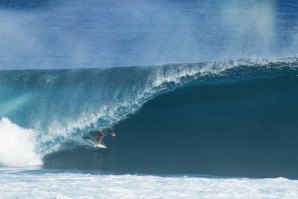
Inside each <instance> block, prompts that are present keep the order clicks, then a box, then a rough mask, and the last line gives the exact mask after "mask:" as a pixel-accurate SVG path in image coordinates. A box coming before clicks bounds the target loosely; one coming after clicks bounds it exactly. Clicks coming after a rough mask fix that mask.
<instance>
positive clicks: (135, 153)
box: [0, 58, 298, 198]
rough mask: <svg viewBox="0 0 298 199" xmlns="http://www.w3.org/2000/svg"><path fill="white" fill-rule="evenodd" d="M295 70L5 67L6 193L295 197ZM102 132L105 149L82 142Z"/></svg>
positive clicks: (263, 66) (1, 90)
mask: <svg viewBox="0 0 298 199" xmlns="http://www.w3.org/2000/svg"><path fill="white" fill-rule="evenodd" d="M297 66H298V62H297V59H296V58H287V59H278V60H266V59H257V60H253V59H249V60H237V61H229V62H208V63H198V64H167V65H161V66H148V67H146V66H144V67H126V68H104V69H71V70H2V71H0V95H1V99H2V101H1V103H0V106H1V109H0V110H1V111H0V114H1V118H2V119H1V121H0V137H1V139H0V140H1V141H0V142H1V144H0V162H1V165H2V166H3V168H2V169H1V181H2V183H1V184H2V186H1V190H0V195H1V196H3V197H4V198H11V197H20V198H32V197H33V198H39V197H47V198H72V197H78V198H85V197H87V198H88V197H89V198H95V197H99V195H98V194H100V197H101V198H109V197H114V198H119V197H120V198H172V197H177V198H197V197H198V196H200V197H202V198H214V197H216V198H230V197H231V196H233V197H235V198H237V197H238V198H251V197H260V198H263V197H268V198H295V197H297V191H296V189H295V188H296V187H297V181H296V180H295V179H296V178H297V164H298V161H297V158H296V156H295V154H296V152H297V146H298V145H297V141H298V134H297V119H296V118H297V116H298V115H297V113H298V106H297V103H296V101H297V100H298V92H297V91H298V90H297V86H296V85H297V83H298V70H297ZM124 82H125V83H124ZM74 107H75V108H74ZM106 126H113V128H114V130H115V131H116V132H117V137H116V138H114V139H112V138H109V137H107V138H106V140H105V141H106V144H107V145H108V150H98V149H94V148H92V147H90V146H88V145H86V144H85V143H84V141H83V140H82V138H81V137H82V136H83V135H86V134H88V132H89V131H91V130H94V129H100V128H104V127H106ZM32 166H39V168H38V169H30V168H31V167H32ZM18 167H19V168H22V169H17V168H18ZM24 167H25V168H24ZM26 167H27V169H26ZM13 168H15V169H13ZM213 176H221V177H213ZM8 187H13V190H14V191H12V190H9V189H8ZM78 187H79V188H78ZM16 191H17V194H16Z"/></svg>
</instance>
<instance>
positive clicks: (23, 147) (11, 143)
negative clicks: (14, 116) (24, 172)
mask: <svg viewBox="0 0 298 199" xmlns="http://www.w3.org/2000/svg"><path fill="white" fill-rule="evenodd" d="M35 144H36V138H35V133H34V131H32V130H30V129H24V128H21V127H19V126H18V125H16V124H13V123H12V122H11V121H10V120H9V119H7V118H2V119H1V120H0V164H1V165H5V166H12V167H24V166H33V165H41V164H42V161H41V157H40V156H39V155H38V154H37V153H36V152H35Z"/></svg>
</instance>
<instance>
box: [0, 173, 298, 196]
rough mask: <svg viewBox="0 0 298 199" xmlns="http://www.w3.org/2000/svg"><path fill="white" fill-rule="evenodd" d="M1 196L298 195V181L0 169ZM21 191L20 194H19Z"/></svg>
mask: <svg viewBox="0 0 298 199" xmlns="http://www.w3.org/2000/svg"><path fill="white" fill-rule="evenodd" d="M0 176H1V179H0V183H1V187H0V193H1V198H59V199H60V198H198V197H199V198H272V199H273V198H276V199H277V198H297V197H298V191H297V186H298V181H297V180H288V179H285V178H275V179H266V178H265V179H247V178H218V177H193V176H148V175H111V174H94V173H92V172H91V173H80V172H76V171H62V172H61V171H60V172H59V171H53V170H52V171H47V170H38V169H36V170H34V169H5V168H2V169H1V170H0ZM16 193H17V194H16Z"/></svg>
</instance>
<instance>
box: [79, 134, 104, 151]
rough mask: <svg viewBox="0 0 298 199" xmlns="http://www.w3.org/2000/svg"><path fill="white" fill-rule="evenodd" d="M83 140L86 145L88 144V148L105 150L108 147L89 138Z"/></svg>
mask: <svg viewBox="0 0 298 199" xmlns="http://www.w3.org/2000/svg"><path fill="white" fill-rule="evenodd" d="M83 140H85V141H86V143H88V144H89V145H90V146H92V147H95V148H102V149H107V148H108V147H107V146H106V145H105V144H104V143H100V144H99V143H97V142H94V141H93V140H91V139H89V138H84V137H83Z"/></svg>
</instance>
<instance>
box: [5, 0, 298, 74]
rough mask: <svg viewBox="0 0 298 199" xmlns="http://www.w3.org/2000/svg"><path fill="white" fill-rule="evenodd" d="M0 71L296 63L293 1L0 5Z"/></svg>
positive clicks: (19, 0) (103, 0)
mask: <svg viewBox="0 0 298 199" xmlns="http://www.w3.org/2000/svg"><path fill="white" fill-rule="evenodd" d="M0 38H1V39H0V69H51V68H59V69H62V68H100V67H113V66H133V65H156V64H165V63H193V62H205V61H219V60H231V59H241V58H283V57H292V56H297V49H298V48H297V47H298V3H296V2H295V1H294V0H284V1H282V0H247V1H241V0H209V1H207V0H197V1H194V0H189V1H178V0H172V1H169V0H159V1H158V0H151V1H149V0H142V1H141V0H122V1H121V0H119V1H110V0H86V1H81V0H73V1H70V0H52V1H51V0H2V1H0Z"/></svg>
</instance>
